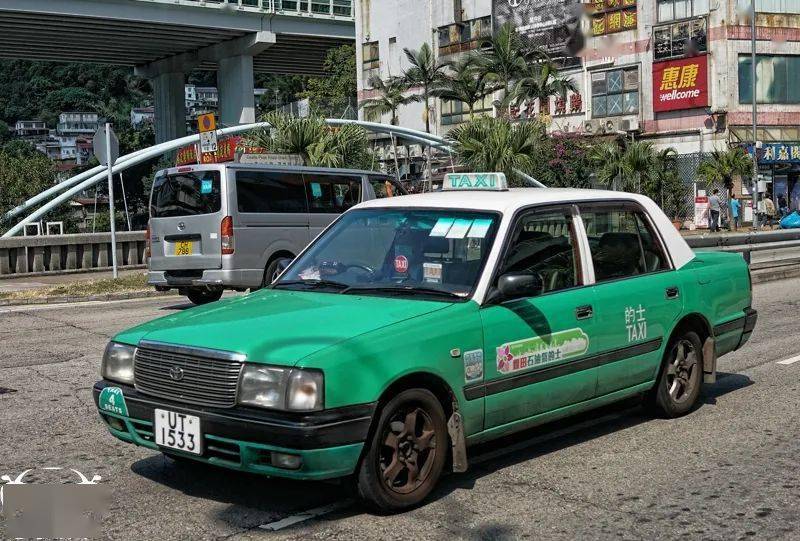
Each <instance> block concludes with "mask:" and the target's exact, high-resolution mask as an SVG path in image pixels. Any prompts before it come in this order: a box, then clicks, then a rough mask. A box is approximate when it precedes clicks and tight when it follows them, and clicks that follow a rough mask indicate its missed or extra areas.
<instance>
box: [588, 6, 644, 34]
mask: <svg viewBox="0 0 800 541" xmlns="http://www.w3.org/2000/svg"><path fill="white" fill-rule="evenodd" d="M591 6H592V11H593V12H594V14H593V15H592V35H593V36H603V35H605V34H614V33H616V32H623V31H625V30H633V29H634V28H636V25H637V24H638V17H637V13H636V0H592V1H591Z"/></svg>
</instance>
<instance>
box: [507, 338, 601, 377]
mask: <svg viewBox="0 0 800 541" xmlns="http://www.w3.org/2000/svg"><path fill="white" fill-rule="evenodd" d="M588 350H589V337H588V336H587V335H586V333H585V332H583V329H580V328H576V329H569V330H566V331H560V332H557V333H553V334H546V335H544V336H536V337H533V338H525V339H524V340H518V341H516V342H510V343H508V344H503V345H501V346H500V347H498V348H497V371H498V372H500V373H501V374H510V373H512V372H518V371H520V370H526V369H528V368H534V367H537V366H542V365H546V364H551V363H554V362H558V361H565V360H567V359H572V358H573V357H579V356H581V355H583V354H584V353H586V352H587V351H588Z"/></svg>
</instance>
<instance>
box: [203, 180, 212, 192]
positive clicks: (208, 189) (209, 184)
mask: <svg viewBox="0 0 800 541" xmlns="http://www.w3.org/2000/svg"><path fill="white" fill-rule="evenodd" d="M213 186H214V184H213V182H212V181H210V180H203V181H201V182H200V193H202V194H209V193H211V190H212V188H213Z"/></svg>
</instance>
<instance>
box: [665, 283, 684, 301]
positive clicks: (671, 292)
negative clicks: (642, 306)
mask: <svg viewBox="0 0 800 541" xmlns="http://www.w3.org/2000/svg"><path fill="white" fill-rule="evenodd" d="M665 294H666V296H667V298H668V299H677V298H678V297H680V295H681V292H680V290H679V289H678V286H672V287H668V288H667V289H666V291H665Z"/></svg>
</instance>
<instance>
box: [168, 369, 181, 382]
mask: <svg viewBox="0 0 800 541" xmlns="http://www.w3.org/2000/svg"><path fill="white" fill-rule="evenodd" d="M169 377H170V378H172V380H173V381H181V380H182V379H183V368H181V367H180V366H173V367H172V368H170V369H169Z"/></svg>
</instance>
